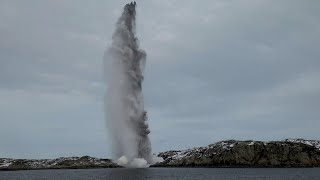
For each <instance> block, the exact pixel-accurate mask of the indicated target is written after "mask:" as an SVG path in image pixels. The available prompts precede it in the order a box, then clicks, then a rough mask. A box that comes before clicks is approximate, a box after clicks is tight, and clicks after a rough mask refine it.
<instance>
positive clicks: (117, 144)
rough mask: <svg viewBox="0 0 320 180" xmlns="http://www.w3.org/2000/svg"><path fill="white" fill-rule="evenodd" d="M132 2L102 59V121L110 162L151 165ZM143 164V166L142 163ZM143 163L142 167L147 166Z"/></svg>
mask: <svg viewBox="0 0 320 180" xmlns="http://www.w3.org/2000/svg"><path fill="white" fill-rule="evenodd" d="M135 28H136V2H132V3H129V4H126V5H125V6H124V10H123V13H122V15H121V16H120V18H119V19H118V22H117V23H116V29H115V32H114V34H113V36H112V43H111V46H110V47H109V48H108V49H107V51H106V52H105V56H104V71H105V77H106V83H107V87H108V88H107V93H106V100H105V105H106V108H105V109H106V119H107V127H108V132H109V133H110V136H111V137H112V143H113V152H114V158H116V159H120V160H121V162H125V163H124V164H132V162H133V164H134V163H137V164H141V162H142V161H141V159H144V161H146V162H147V163H148V164H150V163H152V155H151V143H150V140H149V137H148V134H149V133H150V130H149V128H148V124H147V113H146V111H145V110H144V101H143V95H142V81H143V69H144V66H145V63H146V52H145V51H144V50H141V49H140V48H139V43H138V39H137V37H136V35H135ZM144 161H143V163H145V162H144ZM147 163H145V164H147Z"/></svg>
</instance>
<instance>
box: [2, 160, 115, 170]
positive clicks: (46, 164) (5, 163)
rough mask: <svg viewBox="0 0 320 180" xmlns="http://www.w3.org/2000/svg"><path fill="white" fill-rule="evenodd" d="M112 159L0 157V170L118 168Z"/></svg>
mask: <svg viewBox="0 0 320 180" xmlns="http://www.w3.org/2000/svg"><path fill="white" fill-rule="evenodd" d="M118 167H120V166H119V165H117V164H115V163H113V162H112V160H110V159H99V158H94V157H90V156H83V157H68V158H64V157H61V158H57V159H8V158H0V171H14V170H39V169H94V168H118Z"/></svg>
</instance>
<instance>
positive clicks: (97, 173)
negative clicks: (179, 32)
mask: <svg viewBox="0 0 320 180" xmlns="http://www.w3.org/2000/svg"><path fill="white" fill-rule="evenodd" d="M0 179H1V180H10V179H18V180H19V179H21V180H25V179H28V180H29V179H49V180H50V179H59V180H64V179H68V180H69V179H70V180H73V179H77V180H81V179H86V180H91V179H111V180H134V179H139V180H140V179H141V180H145V179H155V180H162V179H169V180H177V179H185V180H189V179H190V180H191V179H192V180H202V179H226V180H233V179H234V180H239V179H240V180H241V179H243V180H244V179H263V180H268V179H270V180H303V179H315V180H320V168H289V169H286V168H276V169H273V168H147V169H126V168H118V169H83V170H32V171H0Z"/></svg>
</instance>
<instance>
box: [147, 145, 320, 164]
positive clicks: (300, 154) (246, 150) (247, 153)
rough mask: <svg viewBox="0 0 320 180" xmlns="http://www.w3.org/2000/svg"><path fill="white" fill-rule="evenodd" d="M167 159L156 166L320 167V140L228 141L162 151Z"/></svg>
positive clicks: (162, 155)
mask: <svg viewBox="0 0 320 180" xmlns="http://www.w3.org/2000/svg"><path fill="white" fill-rule="evenodd" d="M158 156H159V157H162V158H163V159H164V161H163V162H161V163H157V164H154V165H152V167H232V168H237V167H239V168H243V167H248V168H252V167H261V168H266V167H275V168H276V167H285V168H289V167H320V141H316V140H304V139H286V140H284V141H269V142H262V141H236V140H228V141H221V142H217V143H214V144H210V145H208V146H206V147H198V148H193V149H188V150H184V151H180V150H179V151H166V152H162V153H159V155H158Z"/></svg>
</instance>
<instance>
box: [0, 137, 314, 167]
mask: <svg viewBox="0 0 320 180" xmlns="http://www.w3.org/2000/svg"><path fill="white" fill-rule="evenodd" d="M158 157H161V158H163V162H160V163H156V164H153V165H151V166H150V167H214V168H226V167H227V168H243V167H247V168H266V167H272V168H274V167H275V168H277V167H285V168H290V167H320V141H317V140H304V139H286V140H284V141H269V142H263V141H236V140H228V141H220V142H217V143H214V144H210V145H208V146H205V147H197V148H192V149H188V150H176V151H166V152H161V153H159V154H158ZM119 167H121V166H119V165H117V164H116V163H114V162H112V160H110V159H99V158H94V157H90V156H83V157H68V158H63V157H62V158H57V159H40V160H32V159H31V160H28V159H8V158H0V171H12V170H38V169H93V168H119Z"/></svg>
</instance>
